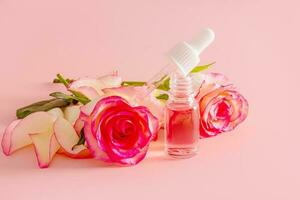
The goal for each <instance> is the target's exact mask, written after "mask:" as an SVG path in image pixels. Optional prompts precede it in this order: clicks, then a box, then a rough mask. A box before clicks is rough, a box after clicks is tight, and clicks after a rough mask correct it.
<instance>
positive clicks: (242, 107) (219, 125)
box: [192, 73, 248, 137]
mask: <svg viewBox="0 0 300 200" xmlns="http://www.w3.org/2000/svg"><path fill="white" fill-rule="evenodd" d="M192 77H193V80H194V83H195V85H196V87H195V90H196V93H197V95H196V99H197V100H198V101H199V107H200V115H201V119H200V136H201V137H212V136H216V135H218V134H220V133H223V132H228V131H232V130H233V129H234V128H235V127H236V126H237V125H239V124H240V123H242V122H243V121H244V120H245V119H246V117H247V114H248V102H247V100H246V99H245V98H244V97H243V96H242V95H241V94H240V93H239V92H238V91H237V90H236V88H235V87H234V86H233V84H231V83H229V82H228V79H227V78H226V77H225V76H224V75H222V74H218V73H209V74H197V75H192Z"/></svg>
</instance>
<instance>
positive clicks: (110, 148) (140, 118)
mask: <svg viewBox="0 0 300 200" xmlns="http://www.w3.org/2000/svg"><path fill="white" fill-rule="evenodd" d="M91 110H92V111H91ZM80 119H81V120H83V122H84V134H85V139H86V142H87V145H88V148H89V149H90V151H91V152H92V153H93V155H94V157H95V158H96V159H101V160H103V161H107V162H113V163H119V164H124V165H134V164H137V163H138V162H140V161H141V160H142V159H143V158H144V157H145V155H146V153H147V150H148V147H149V144H150V141H151V140H152V139H153V138H154V137H156V135H157V132H158V120H157V119H156V117H155V116H153V115H152V114H151V113H150V111H149V110H148V109H147V108H146V107H144V106H137V107H133V106H131V105H130V104H129V103H128V102H127V101H126V100H125V99H123V98H121V97H119V96H109V97H104V98H102V99H100V100H98V101H97V102H96V103H95V102H91V103H89V104H87V105H85V106H83V107H82V109H81V117H80Z"/></svg>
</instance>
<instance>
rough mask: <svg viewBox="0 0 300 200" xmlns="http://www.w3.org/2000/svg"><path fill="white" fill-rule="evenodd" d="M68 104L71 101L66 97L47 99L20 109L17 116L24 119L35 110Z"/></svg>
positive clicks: (44, 109) (46, 109)
mask: <svg viewBox="0 0 300 200" xmlns="http://www.w3.org/2000/svg"><path fill="white" fill-rule="evenodd" d="M68 105H70V102H69V101H67V100H65V99H50V100H46V101H40V102H37V103H34V104H31V105H29V106H26V107H23V108H20V109H18V110H17V111H16V116H17V118H18V119H23V118H25V117H27V116H28V115H30V114H32V113H34V112H39V111H48V110H51V109H53V108H61V107H66V106H68Z"/></svg>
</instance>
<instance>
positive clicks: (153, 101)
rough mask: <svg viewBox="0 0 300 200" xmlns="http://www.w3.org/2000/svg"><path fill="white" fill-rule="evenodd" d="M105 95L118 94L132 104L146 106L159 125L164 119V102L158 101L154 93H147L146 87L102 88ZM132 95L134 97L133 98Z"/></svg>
mask: <svg viewBox="0 0 300 200" xmlns="http://www.w3.org/2000/svg"><path fill="white" fill-rule="evenodd" d="M103 91H104V93H105V94H106V95H116V96H120V97H122V98H124V99H126V100H127V101H129V102H130V103H131V104H132V105H140V106H145V107H147V108H148V109H149V110H150V111H151V113H153V115H154V116H155V117H156V118H157V119H158V120H159V123H160V125H162V124H163V120H164V103H162V102H161V101H159V100H158V99H157V98H156V97H155V96H154V95H152V94H149V95H147V94H148V90H147V87H144V86H141V87H133V86H127V87H118V88H110V89H104V90H103ZM133 97H134V99H133Z"/></svg>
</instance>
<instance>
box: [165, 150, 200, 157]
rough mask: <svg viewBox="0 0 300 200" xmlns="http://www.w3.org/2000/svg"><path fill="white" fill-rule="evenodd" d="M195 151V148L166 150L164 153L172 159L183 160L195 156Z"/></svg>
mask: <svg viewBox="0 0 300 200" xmlns="http://www.w3.org/2000/svg"><path fill="white" fill-rule="evenodd" d="M197 151H198V149H197V148H168V149H167V151H166V152H167V154H168V155H169V156H171V157H173V158H177V159H185V158H191V157H193V156H195V155H196V154H197Z"/></svg>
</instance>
